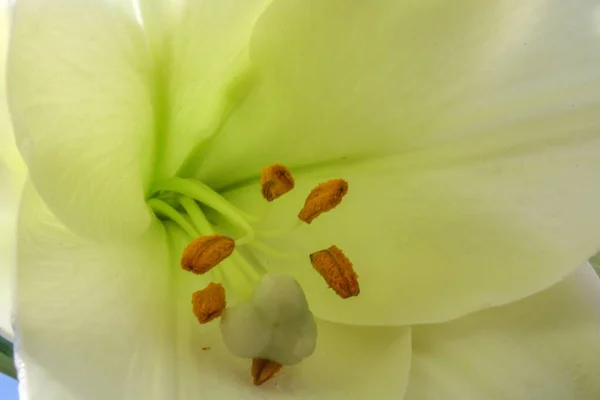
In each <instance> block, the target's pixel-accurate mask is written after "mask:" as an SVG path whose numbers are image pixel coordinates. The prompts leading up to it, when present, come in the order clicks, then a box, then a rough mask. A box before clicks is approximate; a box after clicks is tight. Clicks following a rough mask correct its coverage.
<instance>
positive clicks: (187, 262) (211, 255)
mask: <svg viewBox="0 0 600 400" xmlns="http://www.w3.org/2000/svg"><path fill="white" fill-rule="evenodd" d="M234 249H235V242H234V241H233V239H230V238H228V237H227V236H222V235H210V236H200V237H199V238H196V239H194V240H193V241H192V242H191V243H190V244H188V245H187V247H186V248H185V250H183V255H182V256H181V268H183V269H185V270H186V271H191V272H193V273H195V274H204V273H206V272H208V271H210V270H211V269H212V268H213V267H214V266H215V265H217V264H219V263H220V262H221V261H223V260H224V259H226V258H227V257H229V256H230V255H231V253H232V252H233V250H234Z"/></svg>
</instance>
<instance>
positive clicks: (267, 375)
mask: <svg viewBox="0 0 600 400" xmlns="http://www.w3.org/2000/svg"><path fill="white" fill-rule="evenodd" d="M281 367H282V365H281V364H279V363H276V362H274V361H270V360H265V359H264V358H254V359H252V369H251V373H252V378H254V384H255V385H256V386H259V385H262V384H263V383H265V382H266V381H268V380H269V379H271V378H272V377H273V376H275V374H276V373H277V372H279V370H280V369H281Z"/></svg>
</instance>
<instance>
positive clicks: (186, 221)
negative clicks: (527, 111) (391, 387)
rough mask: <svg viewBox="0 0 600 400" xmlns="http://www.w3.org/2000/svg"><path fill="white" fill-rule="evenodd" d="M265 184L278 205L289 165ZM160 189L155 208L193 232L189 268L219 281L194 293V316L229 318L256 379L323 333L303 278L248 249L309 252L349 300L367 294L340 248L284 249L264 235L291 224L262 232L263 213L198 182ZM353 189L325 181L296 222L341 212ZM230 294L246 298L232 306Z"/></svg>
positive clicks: (230, 332)
mask: <svg viewBox="0 0 600 400" xmlns="http://www.w3.org/2000/svg"><path fill="white" fill-rule="evenodd" d="M260 185H261V190H260V193H261V194H262V196H263V197H264V199H265V200H266V201H268V202H272V201H275V200H276V199H278V198H279V197H281V196H283V195H285V194H286V193H288V192H289V191H291V190H293V188H294V186H295V182H294V178H293V177H292V174H291V173H290V171H289V170H288V169H287V168H286V167H284V166H283V165H279V164H274V165H271V166H269V167H266V168H264V169H263V170H262V172H261V180H260ZM153 189H154V192H153V194H152V196H151V198H150V199H149V200H148V205H149V206H150V208H151V209H152V210H153V211H154V213H155V215H156V216H157V217H158V218H160V219H161V220H170V221H172V222H174V223H175V224H176V225H177V226H179V228H181V229H182V230H183V231H184V232H186V233H187V235H188V236H189V237H190V242H189V244H188V245H187V247H186V248H185V250H184V251H183V255H182V257H181V267H182V268H183V269H184V270H186V271H189V272H192V273H194V274H200V275H205V276H207V277H208V278H209V280H210V281H211V283H210V284H209V285H208V286H207V287H206V288H204V289H202V290H199V291H197V292H195V293H193V295H192V305H193V313H194V314H195V315H196V318H197V319H198V322H199V323H201V324H204V323H208V322H210V321H212V320H214V319H216V318H218V317H221V334H222V337H223V341H224V343H225V345H226V346H227V348H228V349H229V350H230V351H231V352H232V353H233V354H234V355H237V356H239V357H245V358H251V359H252V360H253V367H252V368H251V373H252V376H253V378H254V383H255V384H257V385H258V384H262V383H264V382H265V381H266V380H268V379H270V378H271V377H272V376H274V375H275V373H276V372H277V371H279V369H280V368H281V366H282V365H293V364H296V363H298V362H300V361H301V360H302V359H303V358H306V357H308V356H309V355H311V354H312V352H313V351H314V349H315V345H316V336H317V331H316V324H315V321H314V317H313V315H312V313H311V312H310V310H309V307H308V302H307V301H306V297H305V295H304V292H303V291H302V288H301V287H300V285H299V284H298V282H296V281H295V280H294V279H293V278H291V277H289V276H285V275H281V274H269V273H268V271H267V270H266V269H265V268H264V267H263V266H262V265H260V264H259V263H258V262H256V261H255V258H254V257H251V258H247V257H244V255H243V254H242V253H241V252H240V251H239V249H240V248H242V247H244V246H248V247H249V248H250V249H251V250H252V251H258V252H262V253H265V254H266V255H268V256H270V257H275V258H279V259H283V260H285V259H290V258H296V257H306V260H307V264H308V263H310V264H312V266H313V268H314V269H315V271H316V272H318V273H319V274H320V275H321V276H322V277H323V279H324V280H325V282H326V284H327V285H329V287H330V288H332V289H333V290H334V291H335V293H337V295H339V296H340V297H341V298H343V299H345V298H349V297H352V296H357V295H358V294H359V292H360V289H359V285H358V276H357V274H356V273H355V271H354V267H353V265H352V263H351V262H350V260H349V259H348V258H347V257H346V256H345V255H344V253H343V252H342V250H341V249H339V248H338V247H337V246H331V247H329V248H327V249H320V250H319V249H316V251H315V252H313V253H312V254H310V255H309V254H299V255H294V254H289V253H284V252H281V251H279V250H277V249H274V248H271V247H270V246H268V245H267V244H265V243H263V242H262V241H260V240H259V238H260V237H261V236H278V235H284V234H285V233H286V232H289V229H288V230H287V231H274V232H260V231H258V232H259V235H257V230H255V229H254V226H253V225H254V224H256V223H257V222H259V221H260V218H258V217H256V216H252V215H249V214H248V213H246V212H244V211H243V210H240V209H239V208H237V207H236V206H234V205H233V204H231V203H230V202H229V201H227V200H226V199H225V198H224V197H223V196H221V195H220V194H219V193H217V192H216V191H214V190H213V189H211V188H210V187H208V186H206V185H205V184H203V183H202V182H200V181H198V180H194V179H183V178H178V177H175V178H170V179H167V180H164V181H160V182H157V183H156V184H155V185H154V187H153ZM258 192H259V191H258V190H257V195H258ZM347 192H348V183H347V182H346V181H344V180H342V179H333V180H330V181H328V182H324V183H321V184H319V185H318V186H317V187H315V188H314V189H313V190H312V191H311V192H310V193H309V195H308V197H307V198H306V201H305V204H304V207H302V209H301V210H299V213H298V215H297V218H298V220H297V223H296V225H294V227H296V226H299V225H301V224H302V223H306V224H310V223H311V222H312V221H313V220H314V219H315V218H318V217H319V216H320V215H322V214H323V213H326V212H329V211H331V210H333V209H334V208H335V207H336V206H337V205H339V204H340V203H341V201H342V199H343V197H344V196H345V195H346V194H347ZM209 210H211V212H212V211H214V212H216V213H217V214H218V219H219V221H221V220H222V221H224V222H225V223H220V224H219V232H216V229H215V227H214V226H215V224H213V223H211V222H210V221H209V219H208V218H207V212H209ZM294 227H292V228H291V229H294ZM226 294H227V295H228V296H231V295H233V296H235V297H236V298H237V299H238V300H242V301H239V302H238V304H235V305H233V306H229V307H227V303H226V301H225V297H226Z"/></svg>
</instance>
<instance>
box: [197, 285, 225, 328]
mask: <svg viewBox="0 0 600 400" xmlns="http://www.w3.org/2000/svg"><path fill="white" fill-rule="evenodd" d="M192 306H193V309H194V315H195V316H196V318H198V322H200V323H201V324H206V323H207V322H210V321H212V320H213V319H215V318H217V317H220V316H221V314H222V313H223V310H225V306H226V302H225V289H224V288H223V286H222V285H221V284H220V283H213V282H211V283H209V284H208V286H206V287H205V288H204V289H202V290H198V291H197V292H195V293H194V294H192Z"/></svg>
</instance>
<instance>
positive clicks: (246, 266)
mask: <svg viewBox="0 0 600 400" xmlns="http://www.w3.org/2000/svg"><path fill="white" fill-rule="evenodd" d="M231 260H232V261H233V262H234V263H236V264H241V266H242V270H243V271H244V272H245V271H252V272H253V274H252V277H251V279H252V280H253V281H258V280H259V279H260V277H261V276H263V275H264V274H266V273H267V270H266V269H264V267H262V266H260V267H258V266H256V265H254V263H252V264H251V263H249V262H248V260H246V258H244V257H243V256H242V255H241V254H240V253H239V252H238V251H234V252H233V254H232V255H231Z"/></svg>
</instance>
